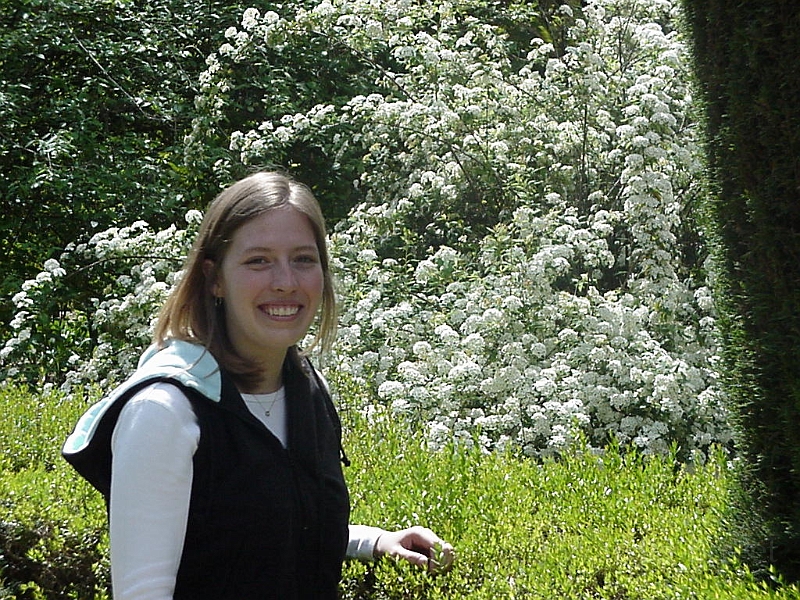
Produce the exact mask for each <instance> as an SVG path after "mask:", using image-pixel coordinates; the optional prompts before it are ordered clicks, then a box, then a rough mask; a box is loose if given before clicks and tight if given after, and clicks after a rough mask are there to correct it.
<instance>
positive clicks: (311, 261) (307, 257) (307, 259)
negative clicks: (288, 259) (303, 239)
mask: <svg viewBox="0 0 800 600" xmlns="http://www.w3.org/2000/svg"><path fill="white" fill-rule="evenodd" d="M295 260H296V261H297V262H299V263H303V264H308V265H315V264H317V263H318V262H319V259H318V258H317V257H316V256H313V255H311V254H303V255H300V256H298V257H297V258H296V259H295Z"/></svg>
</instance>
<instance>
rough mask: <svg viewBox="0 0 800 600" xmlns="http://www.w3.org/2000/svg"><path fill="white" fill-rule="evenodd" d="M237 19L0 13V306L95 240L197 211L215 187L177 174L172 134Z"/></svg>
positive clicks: (181, 10)
mask: <svg viewBox="0 0 800 600" xmlns="http://www.w3.org/2000/svg"><path fill="white" fill-rule="evenodd" d="M241 7H242V3H238V4H237V3H235V2H233V3H232V2H222V1H207V0H156V1H152V2H141V1H137V0H121V1H110V0H103V1H96V0H57V1H51V0H19V1H14V2H2V3H0V22H2V24H3V27H2V28H1V29H0V89H1V90H2V92H0V206H2V211H0V212H1V213H2V215H1V216H0V251H1V252H2V254H3V256H4V271H3V274H2V277H0V296H7V295H9V294H10V293H11V292H12V290H14V289H15V288H18V287H19V284H20V283H21V282H22V281H24V280H25V279H26V278H28V277H30V275H31V273H34V272H36V271H38V270H39V268H41V265H42V263H44V261H45V260H46V259H48V258H53V257H56V256H57V253H58V252H60V251H61V250H62V249H63V248H64V247H65V246H67V244H69V243H71V242H75V241H77V240H79V239H85V238H86V236H88V235H90V233H91V232H92V231H96V230H98V229H100V230H102V229H105V228H106V227H109V226H111V225H120V224H129V223H132V222H133V221H134V220H136V219H145V220H147V221H150V222H151V223H153V224H154V225H162V226H164V225H166V224H168V223H169V222H171V221H172V220H173V219H174V218H175V216H176V215H177V214H181V213H182V212H183V211H184V210H185V209H186V208H187V206H190V205H192V204H197V205H205V203H206V201H207V200H208V199H209V198H210V196H211V195H212V194H213V193H215V191H216V189H217V186H216V183H215V182H214V181H208V180H207V179H206V178H204V177H197V176H193V175H192V174H191V173H189V172H187V171H186V170H185V169H184V168H183V167H182V166H181V163H182V158H181V157H182V143H183V136H184V135H185V133H186V130H187V128H188V127H189V125H190V122H191V118H192V112H193V110H194V104H193V103H194V96H195V94H196V92H197V78H198V75H199V73H200V72H201V71H202V70H203V68H205V58H206V56H207V54H208V53H209V52H211V50H212V49H213V48H216V47H217V46H218V45H219V43H221V40H222V39H223V38H222V33H223V31H224V27H225V24H226V23H227V24H230V23H233V22H235V20H236V18H237V17H236V16H235V15H238V13H239V12H240V11H241V10H242V8H241ZM91 283H92V282H91V280H85V279H84V280H81V281H78V282H76V284H75V288H74V290H73V292H74V294H73V295H72V296H67V297H66V298H60V302H61V304H62V305H63V306H70V305H71V304H72V303H75V302H78V303H80V302H81V299H83V298H85V294H86V292H87V291H88V290H90V289H91V288H92V285H91ZM75 296H78V298H75ZM5 306H6V305H5V304H0V321H2V322H7V320H8V319H9V317H10V315H9V314H8V313H7V309H6V308H5Z"/></svg>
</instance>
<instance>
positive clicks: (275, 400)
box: [261, 392, 281, 417]
mask: <svg viewBox="0 0 800 600" xmlns="http://www.w3.org/2000/svg"><path fill="white" fill-rule="evenodd" d="M280 397H281V394H280V392H275V398H274V399H273V400H272V402H270V404H269V408H265V409H264V415H265V416H267V417H268V416H269V413H270V412H272V409H273V407H274V406H275V403H276V402H277V401H278V400H279V399H280ZM261 408H264V407H263V406H262V407H261Z"/></svg>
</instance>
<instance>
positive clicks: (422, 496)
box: [344, 415, 799, 600]
mask: <svg viewBox="0 0 800 600" xmlns="http://www.w3.org/2000/svg"><path fill="white" fill-rule="evenodd" d="M346 420H347V419H346ZM351 421H352V424H351V425H350V430H351V435H350V436H348V440H347V447H348V449H349V455H350V458H351V460H352V462H353V466H352V467H351V468H350V469H349V470H347V472H346V474H347V476H348V480H349V484H350V487H351V494H352V503H353V519H352V520H353V522H358V523H369V524H377V525H380V526H383V527H386V528H390V529H391V528H397V527H405V526H409V525H411V524H414V523H421V524H425V525H428V526H430V527H431V528H432V529H434V530H435V531H437V532H439V533H440V534H441V535H442V536H443V537H445V538H446V539H448V540H449V541H451V542H452V543H453V544H454V545H455V547H456V549H457V554H458V560H457V564H456V567H455V569H454V570H453V571H452V572H451V573H449V574H447V575H443V576H438V577H434V576H430V575H428V574H426V573H423V572H419V571H416V570H415V569H413V568H411V567H408V566H406V565H404V564H394V563H393V562H391V561H388V560H386V561H381V562H378V563H376V564H375V565H364V564H360V563H348V565H347V566H346V571H345V579H344V589H345V593H344V597H345V598H347V599H348V600H356V599H362V598H370V599H373V598H375V599H377V598H381V599H384V598H392V599H394V598H398V599H399V598H472V599H487V600H488V599H490V598H492V599H495V598H542V599H545V598H608V599H617V600H623V599H629V598H641V599H651V598H731V599H733V598H756V597H782V598H789V597H791V598H795V597H799V596H798V591H797V590H796V589H795V588H789V587H783V588H782V589H781V591H780V592H778V591H775V590H770V589H768V588H767V587H766V586H765V585H763V584H760V583H757V581H756V578H755V577H754V576H753V574H752V573H751V572H750V571H749V570H748V569H747V568H746V567H744V566H742V565H741V564H740V561H738V560H737V559H736V556H735V554H734V555H733V557H731V556H730V555H729V553H727V552H726V551H725V549H726V548H727V547H728V546H729V545H731V541H730V540H729V539H727V538H728V535H729V534H727V530H726V528H727V525H728V524H727V506H728V499H729V493H730V492H729V490H730V489H731V486H733V485H734V478H733V474H732V471H731V470H730V468H729V466H728V464H727V463H726V459H725V458H724V455H723V453H718V454H715V455H714V456H712V457H711V458H710V459H709V460H708V461H707V462H705V463H703V464H696V465H692V466H686V465H683V464H681V463H679V462H678V461H676V460H675V453H674V452H673V453H672V454H670V455H666V456H648V457H645V456H643V455H641V454H639V453H636V452H623V451H621V450H620V449H618V448H615V447H612V448H609V449H607V450H606V451H605V452H604V453H602V454H597V453H593V452H590V451H587V450H586V449H576V450H575V451H573V452H570V453H568V454H566V455H564V456H562V457H560V458H558V459H555V458H551V459H546V460H544V461H541V462H537V461H533V460H530V459H529V458H526V457H522V456H518V455H516V454H513V453H510V452H509V453H503V452H494V453H486V452H484V451H482V450H481V449H480V448H479V445H477V444H475V445H474V446H473V447H472V448H466V447H456V446H454V445H452V444H450V445H448V446H446V447H445V448H444V449H443V450H438V451H435V452H434V451H430V450H429V449H428V447H427V446H426V443H425V441H424V438H423V436H421V435H420V434H419V433H417V432H415V431H411V430H408V429H407V428H406V427H405V426H404V425H403V424H402V423H399V422H396V421H392V419H391V417H388V416H386V415H378V416H375V415H373V416H372V417H371V418H370V419H369V420H367V419H366V418H362V417H352V419H351ZM773 594H774V596H773Z"/></svg>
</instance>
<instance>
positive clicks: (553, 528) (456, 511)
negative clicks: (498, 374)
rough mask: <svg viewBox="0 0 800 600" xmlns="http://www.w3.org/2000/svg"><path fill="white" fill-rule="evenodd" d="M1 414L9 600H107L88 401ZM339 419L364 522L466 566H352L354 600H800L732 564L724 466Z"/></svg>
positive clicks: (0, 545)
mask: <svg viewBox="0 0 800 600" xmlns="http://www.w3.org/2000/svg"><path fill="white" fill-rule="evenodd" d="M344 392H345V394H343V395H346V396H349V395H351V394H350V391H349V390H344ZM88 400H89V398H87V399H86V401H88ZM0 403H2V405H3V407H4V412H5V415H6V418H5V419H3V420H2V422H0V440H2V442H0V443H2V453H1V454H0V455H1V456H2V463H1V464H2V470H0V486H2V489H3V490H4V494H3V497H2V501H1V502H0V599H3V600H8V599H11V598H16V599H25V600H28V599H37V600H38V599H45V598H46V599H62V598H79V599H80V600H105V599H107V598H108V592H107V591H106V590H107V585H108V559H107V547H108V546H107V539H106V518H105V507H104V504H103V501H102V499H101V498H100V497H99V495H98V494H97V493H95V492H94V491H92V490H91V488H90V487H89V486H88V484H86V483H85V482H83V481H82V480H80V479H79V478H78V477H77V476H76V475H75V474H74V473H73V472H72V470H71V469H70V467H69V466H68V465H67V463H66V462H64V461H63V460H60V459H59V458H58V452H59V448H60V445H61V441H62V440H63V437H64V436H65V435H67V432H68V431H69V430H70V429H71V427H72V425H73V424H74V422H75V419H76V418H77V416H78V415H79V414H80V413H81V412H82V411H83V408H84V406H85V402H82V401H73V402H68V403H67V402H62V401H61V398H59V396H57V395H44V396H41V397H37V396H33V395H31V394H29V393H27V392H26V391H24V390H20V389H17V388H11V387H6V388H3V389H0ZM342 416H343V421H344V423H345V430H346V440H345V445H346V447H347V450H348V454H349V456H350V458H351V460H352V462H353V464H352V466H351V467H349V468H347V469H346V477H347V479H348V482H349V485H350V489H351V495H352V504H353V522H361V523H369V524H375V525H380V526H384V527H386V528H399V527H405V526H409V525H412V524H416V523H420V524H424V525H428V526H430V527H431V528H432V529H434V530H435V531H437V532H439V533H440V534H441V535H442V536H443V537H445V538H446V539H448V540H449V541H451V542H452V543H453V544H454V545H455V546H456V549H457V554H458V558H457V562H456V566H455V568H454V569H453V571H451V572H450V573H448V574H445V575H439V576H433V575H429V574H428V573H427V572H425V571H422V570H419V569H415V568H413V567H411V566H409V565H407V564H405V563H395V562H394V561H392V560H389V559H384V560H380V561H377V562H375V563H368V564H364V563H359V562H350V563H347V564H346V565H345V573H344V578H343V582H342V588H341V597H342V599H343V600H379V599H380V600H389V599H391V600H400V599H404V600H410V599H414V598H419V599H422V598H425V599H437V598H438V599H445V598H452V599H455V598H459V599H460V598H469V599H473V600H489V599H492V600H496V599H499V598H526V599H529V598H530V599H538V598H541V599H545V598H548V599H550V598H555V597H557V598H562V599H567V600H569V599H576V600H577V599H584V598H585V599H590V598H591V599H595V598H605V599H616V600H628V599H634V598H638V599H651V598H674V599H680V598H709V599H711V598H715V599H730V600H734V599H736V600H741V599H743V598H778V599H784V598H785V599H790V598H798V599H800V589H798V588H797V587H791V586H782V585H780V581H779V580H776V581H773V582H772V583H773V589H769V588H768V587H767V586H766V585H764V584H761V583H758V582H757V578H756V577H755V576H754V575H753V574H752V573H751V572H750V570H749V569H748V568H747V566H745V565H743V564H742V563H741V562H740V561H739V560H738V559H737V558H736V555H735V554H729V553H727V552H726V551H725V548H728V547H732V546H733V545H735V543H736V540H735V539H730V534H729V533H727V531H729V530H730V528H729V523H728V520H727V506H728V501H729V493H730V489H731V482H732V472H731V470H730V468H729V466H728V464H727V462H726V459H725V457H724V456H723V455H722V454H721V453H719V454H717V455H715V456H713V457H712V458H711V459H710V460H709V461H708V462H706V463H704V464H696V465H693V466H689V465H685V464H681V463H679V462H678V461H676V460H675V454H674V453H673V454H672V455H667V456H659V457H655V456H654V457H643V456H641V455H639V454H636V453H633V452H623V451H621V450H620V449H618V448H609V449H608V450H607V451H606V452H605V453H604V454H603V455H602V456H600V455H596V454H593V453H591V452H587V451H584V450H576V451H575V452H573V453H570V454H568V455H565V456H562V457H561V458H559V459H551V460H546V461H544V462H536V461H533V460H530V459H526V458H524V457H521V456H517V455H515V454H511V453H501V452H496V453H489V454H487V453H485V452H483V451H482V450H480V449H479V448H478V447H477V445H474V446H472V447H470V446H469V444H464V443H462V444H461V445H460V446H455V445H453V444H450V445H448V446H447V447H445V449H443V450H440V451H436V452H433V451H430V450H429V449H428V448H427V447H426V445H425V443H424V442H423V441H422V436H421V435H419V433H418V432H416V431H414V430H412V429H409V428H408V427H407V426H406V425H405V424H404V423H401V422H397V421H396V420H393V418H391V417H390V416H388V415H384V414H373V415H371V416H370V417H369V418H366V417H364V416H362V415H360V414H358V413H357V412H356V411H355V410H353V409H347V408H345V409H343V410H342ZM776 584H777V588H776Z"/></svg>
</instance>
